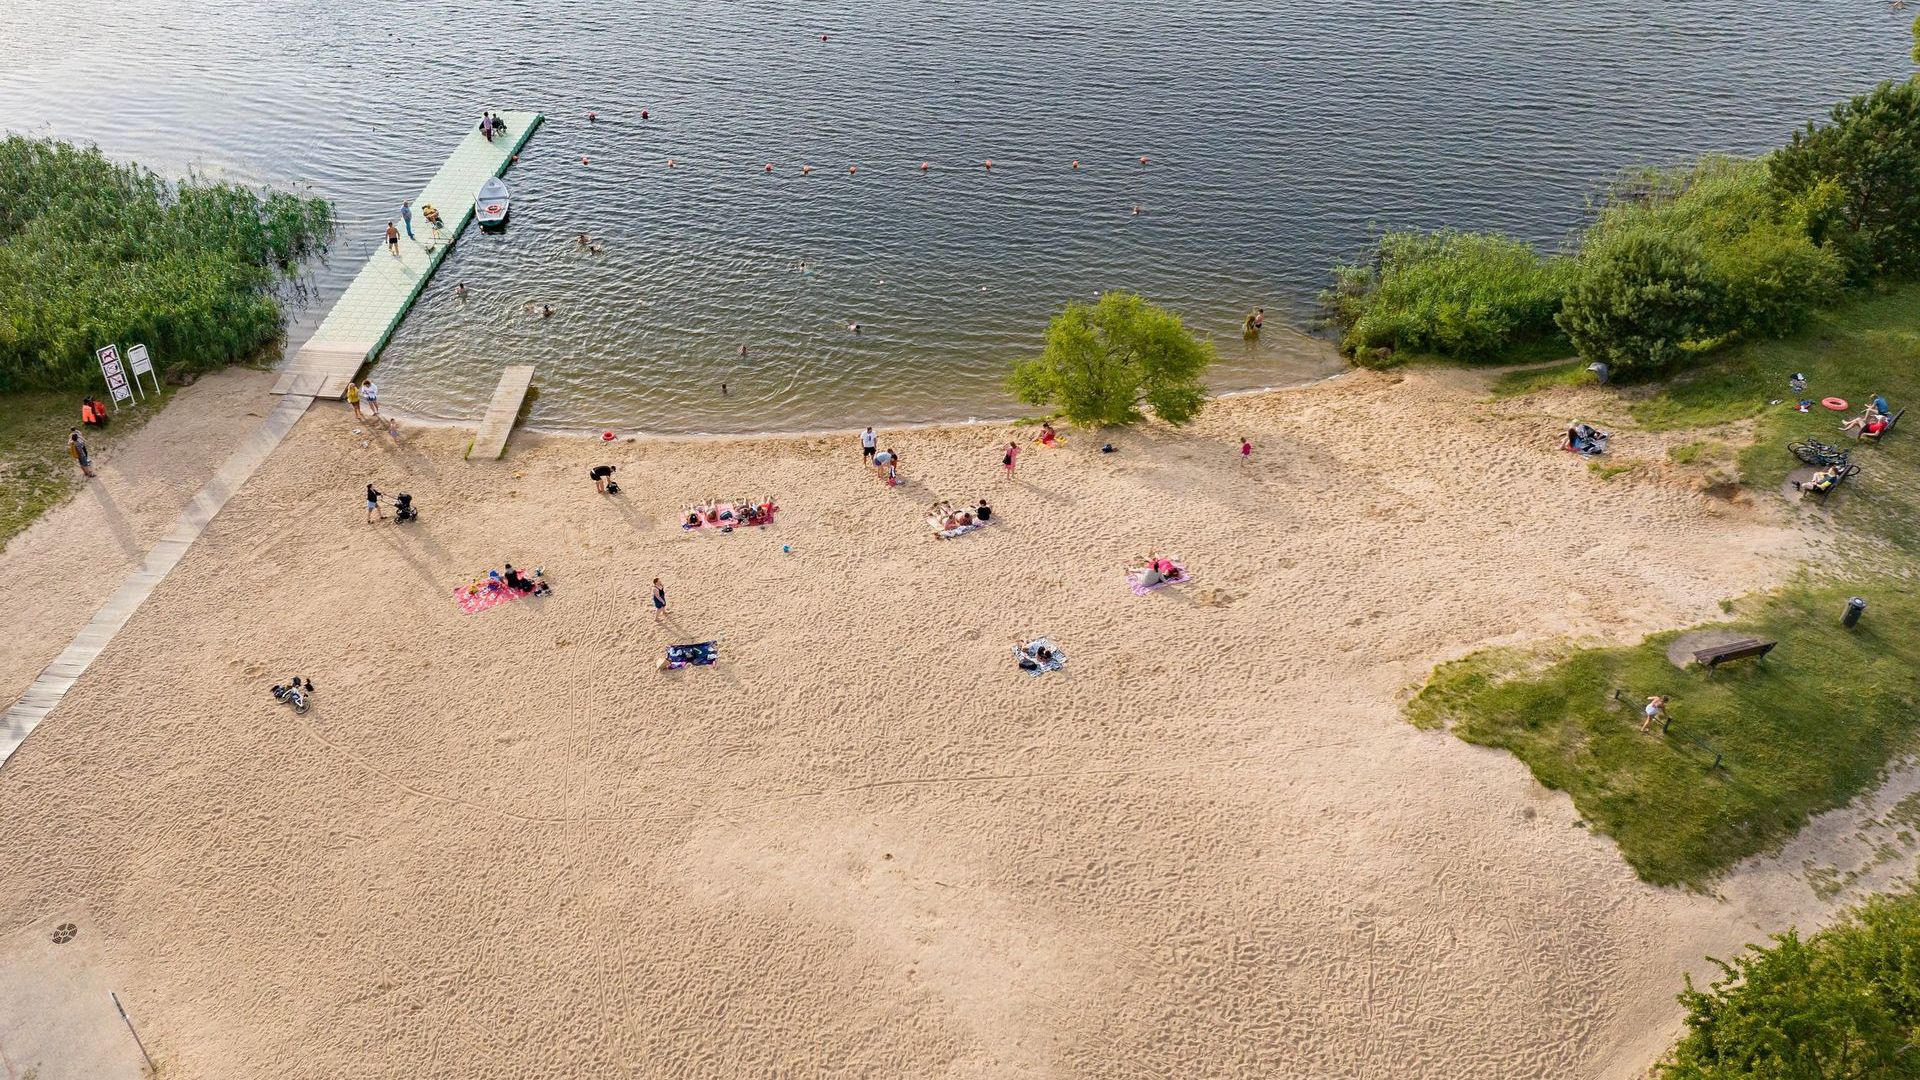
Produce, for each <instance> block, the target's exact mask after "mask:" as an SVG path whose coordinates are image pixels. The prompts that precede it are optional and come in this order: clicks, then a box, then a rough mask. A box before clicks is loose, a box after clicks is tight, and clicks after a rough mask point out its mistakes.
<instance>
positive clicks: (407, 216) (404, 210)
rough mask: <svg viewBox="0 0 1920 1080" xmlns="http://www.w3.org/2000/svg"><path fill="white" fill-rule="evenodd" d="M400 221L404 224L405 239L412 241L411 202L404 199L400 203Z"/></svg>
mask: <svg viewBox="0 0 1920 1080" xmlns="http://www.w3.org/2000/svg"><path fill="white" fill-rule="evenodd" d="M400 220H401V221H403V222H405V223H406V226H407V239H409V240H411V239H413V200H412V199H404V200H402V201H401V203H400Z"/></svg>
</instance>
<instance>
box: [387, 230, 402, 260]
mask: <svg viewBox="0 0 1920 1080" xmlns="http://www.w3.org/2000/svg"><path fill="white" fill-rule="evenodd" d="M387 250H388V251H390V252H392V253H393V257H394V258H396V259H397V258H399V257H400V230H399V229H396V228H394V227H393V222H391V221H389V222H387Z"/></svg>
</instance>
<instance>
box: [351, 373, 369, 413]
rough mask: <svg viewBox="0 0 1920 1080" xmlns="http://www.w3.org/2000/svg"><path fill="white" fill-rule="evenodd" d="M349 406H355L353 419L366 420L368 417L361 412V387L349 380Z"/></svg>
mask: <svg viewBox="0 0 1920 1080" xmlns="http://www.w3.org/2000/svg"><path fill="white" fill-rule="evenodd" d="M347 404H349V405H351V406H353V418H354V419H355V420H365V419H366V416H365V415H364V414H363V413H361V411H360V387H359V386H358V385H357V384H355V383H354V382H353V381H352V380H348V382H347Z"/></svg>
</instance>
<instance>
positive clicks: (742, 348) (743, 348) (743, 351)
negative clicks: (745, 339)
mask: <svg viewBox="0 0 1920 1080" xmlns="http://www.w3.org/2000/svg"><path fill="white" fill-rule="evenodd" d="M740 355H741V356H745V355H747V347H746V346H745V345H742V346H740ZM722 385H725V384H722Z"/></svg>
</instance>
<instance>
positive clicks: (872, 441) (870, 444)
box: [860, 427, 880, 462]
mask: <svg viewBox="0 0 1920 1080" xmlns="http://www.w3.org/2000/svg"><path fill="white" fill-rule="evenodd" d="M879 445H880V437H879V436H878V435H875V434H874V433H873V428H871V427H869V428H867V430H865V431H863V432H861V433H860V460H861V461H863V462H864V461H870V460H872V458H873V452H874V450H875V449H876V448H878V447H879Z"/></svg>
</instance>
